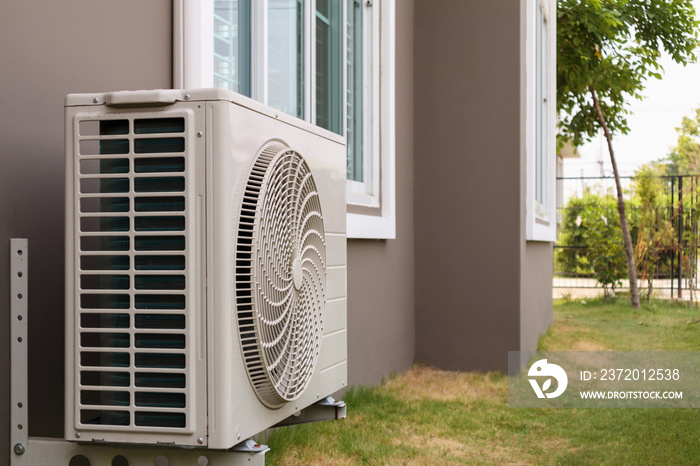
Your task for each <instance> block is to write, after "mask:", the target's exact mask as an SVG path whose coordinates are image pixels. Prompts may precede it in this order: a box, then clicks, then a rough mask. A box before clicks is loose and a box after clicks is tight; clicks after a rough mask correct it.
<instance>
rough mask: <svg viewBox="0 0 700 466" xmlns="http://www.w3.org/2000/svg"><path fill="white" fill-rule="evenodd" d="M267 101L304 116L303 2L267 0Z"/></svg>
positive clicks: (275, 106)
mask: <svg viewBox="0 0 700 466" xmlns="http://www.w3.org/2000/svg"><path fill="white" fill-rule="evenodd" d="M267 15H268V17H267V19H268V37H267V42H268V43H267V47H268V51H267V56H268V62H267V86H268V104H269V105H270V106H271V107H273V108H276V109H278V110H280V111H282V112H285V113H289V114H290V115H294V116H297V117H299V118H304V3H303V1H302V0H269V1H268V11H267Z"/></svg>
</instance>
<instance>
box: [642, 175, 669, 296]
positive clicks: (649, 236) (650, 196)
mask: <svg viewBox="0 0 700 466" xmlns="http://www.w3.org/2000/svg"><path fill="white" fill-rule="evenodd" d="M665 174H666V167H665V166H664V165H662V164H659V163H650V164H646V165H643V166H642V167H640V168H639V169H638V170H637V172H636V173H635V176H634V180H633V186H634V192H635V196H636V197H637V198H638V200H639V204H640V210H639V224H638V225H639V226H638V228H639V232H638V235H637V242H636V246H635V259H636V263H637V266H638V268H639V270H640V272H641V277H642V278H645V279H647V280H648V283H649V289H648V293H647V298H648V299H651V295H652V290H653V277H654V273H656V271H657V269H658V268H659V263H660V260H661V259H662V255H663V253H664V252H666V251H673V250H675V249H677V245H676V241H675V237H676V235H675V230H674V228H673V224H672V222H671V220H670V219H667V218H666V217H665V216H664V215H663V208H664V206H667V205H669V199H668V194H667V193H666V183H665V179H664V178H663V176H664V175H665Z"/></svg>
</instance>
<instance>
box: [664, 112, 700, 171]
mask: <svg viewBox="0 0 700 466" xmlns="http://www.w3.org/2000/svg"><path fill="white" fill-rule="evenodd" d="M676 132H677V133H678V145H677V146H676V147H674V148H673V149H671V153H670V154H669V157H668V162H669V166H668V172H669V173H670V174H671V175H698V174H700V108H698V109H695V118H691V117H683V120H682V121H681V126H680V127H679V128H676Z"/></svg>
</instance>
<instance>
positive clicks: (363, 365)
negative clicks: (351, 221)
mask: <svg viewBox="0 0 700 466" xmlns="http://www.w3.org/2000/svg"><path fill="white" fill-rule="evenodd" d="M396 3H397V9H396V10H397V11H396V199H397V200H396V211H397V212H396V231H397V234H396V239H393V240H386V241H384V240H382V241H378V240H351V241H349V242H348V335H349V338H348V360H349V363H348V372H349V379H350V383H351V384H353V385H370V384H377V383H379V382H380V381H381V380H382V379H383V378H388V377H389V376H390V375H391V374H392V373H394V372H402V371H405V370H407V369H408V368H410V367H411V365H412V364H413V362H414V347H415V334H414V328H415V327H414V325H415V322H414V312H413V310H414V299H413V296H414V293H413V287H414V265H413V129H414V127H413V19H414V17H413V0H399V1H397V2H396Z"/></svg>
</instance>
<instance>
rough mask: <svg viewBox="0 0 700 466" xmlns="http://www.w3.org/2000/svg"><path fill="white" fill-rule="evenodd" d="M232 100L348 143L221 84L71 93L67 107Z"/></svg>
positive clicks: (144, 105) (233, 102) (264, 113)
mask: <svg viewBox="0 0 700 466" xmlns="http://www.w3.org/2000/svg"><path fill="white" fill-rule="evenodd" d="M212 101H220V102H230V103H232V104H234V105H238V106H240V107H243V108H247V109H249V110H252V111H254V112H257V113H260V114H263V115H267V116H269V117H270V118H275V119H277V120H280V121H283V122H285V123H288V124H291V125H294V126H298V127H300V128H303V129H305V130H307V131H310V132H313V133H316V134H319V135H320V136H323V137H325V138H326V139H330V140H332V141H335V142H337V143H339V144H345V138H343V137H342V136H339V135H337V134H335V133H333V132H330V131H327V130H325V129H323V128H319V127H318V126H315V125H312V124H310V123H308V122H306V121H303V120H300V119H298V118H295V117H293V116H290V115H287V114H285V113H282V112H280V111H278V110H275V109H273V108H271V107H268V106H267V105H263V104H261V103H259V102H256V101H255V100H253V99H250V98H248V97H246V96H244V95H241V94H238V93H237V92H233V91H230V90H228V89H221V88H207V89H154V90H141V91H117V92H106V93H89V94H68V95H67V96H66V102H65V105H66V107H91V106H95V107H97V106H102V105H106V106H108V107H114V108H134V107H164V106H168V105H173V104H175V103H177V102H212Z"/></svg>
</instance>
